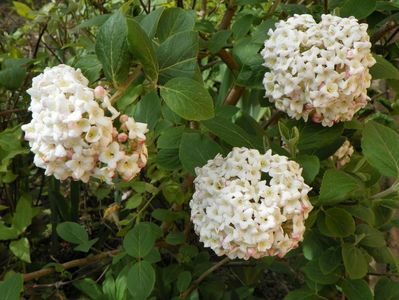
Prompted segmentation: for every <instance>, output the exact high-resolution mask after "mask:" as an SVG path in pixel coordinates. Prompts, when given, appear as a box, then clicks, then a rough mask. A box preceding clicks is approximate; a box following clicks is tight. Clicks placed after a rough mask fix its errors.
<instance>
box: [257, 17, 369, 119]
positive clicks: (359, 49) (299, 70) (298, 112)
mask: <svg viewBox="0 0 399 300" xmlns="http://www.w3.org/2000/svg"><path fill="white" fill-rule="evenodd" d="M269 36H270V38H269V39H268V40H266V41H265V44H264V49H263V50H262V56H263V58H264V61H265V63H264V65H265V66H266V67H267V68H269V72H267V73H265V77H264V80H263V84H264V86H265V91H266V97H269V99H270V101H271V102H274V103H275V105H276V108H277V109H279V110H282V111H285V112H286V113H287V114H288V115H289V116H290V117H292V118H295V119H300V118H303V119H304V120H305V121H307V120H308V118H309V117H310V118H311V120H312V121H314V122H318V123H322V125H323V126H332V125H333V124H334V123H336V122H340V121H347V120H351V119H352V117H353V115H354V114H355V113H356V112H357V111H358V110H359V109H361V108H363V107H365V106H366V104H367V100H369V98H368V97H367V88H368V87H369V86H370V80H371V76H370V74H369V68H370V67H371V66H372V65H373V64H374V63H375V60H374V58H373V57H372V55H371V52H370V48H371V44H370V42H369V36H368V34H367V24H359V23H358V22H357V20H356V19H355V18H353V17H350V18H340V17H336V16H331V15H322V18H321V21H320V23H316V22H315V21H314V19H313V17H312V16H311V15H294V16H293V17H291V18H288V19H287V20H286V21H280V22H278V23H277V24H276V29H275V30H274V31H273V30H269ZM359 97H361V98H362V99H364V101H361V102H359V101H358V100H357V99H358V98H359Z"/></svg>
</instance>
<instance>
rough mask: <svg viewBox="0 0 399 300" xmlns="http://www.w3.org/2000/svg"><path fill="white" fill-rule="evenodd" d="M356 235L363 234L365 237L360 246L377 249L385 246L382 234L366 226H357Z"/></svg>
mask: <svg viewBox="0 0 399 300" xmlns="http://www.w3.org/2000/svg"><path fill="white" fill-rule="evenodd" d="M356 233H357V234H362V233H364V234H365V237H364V238H363V239H362V240H361V241H360V245H363V246H366V247H377V248H379V247H384V246H385V238H384V234H383V233H382V232H381V231H379V230H377V229H375V228H373V227H371V226H369V225H367V224H359V225H357V227H356Z"/></svg>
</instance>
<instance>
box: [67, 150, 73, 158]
mask: <svg viewBox="0 0 399 300" xmlns="http://www.w3.org/2000/svg"><path fill="white" fill-rule="evenodd" d="M66 153H67V155H66V156H67V157H68V159H72V156H73V151H72V150H67V152H66Z"/></svg>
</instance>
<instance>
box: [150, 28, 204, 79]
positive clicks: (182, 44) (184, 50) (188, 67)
mask: <svg viewBox="0 0 399 300" xmlns="http://www.w3.org/2000/svg"><path fill="white" fill-rule="evenodd" d="M198 49H199V46H198V33H197V32H194V31H182V32H179V33H177V34H174V35H172V36H170V37H169V38H168V39H166V40H165V41H164V42H163V43H162V44H161V45H160V46H159V47H158V49H157V50H156V55H157V59H158V62H159V77H160V81H161V83H163V82H166V81H168V80H169V79H172V78H174V77H185V78H191V79H196V78H198V74H199V71H198V70H199V69H198V65H197V55H198Z"/></svg>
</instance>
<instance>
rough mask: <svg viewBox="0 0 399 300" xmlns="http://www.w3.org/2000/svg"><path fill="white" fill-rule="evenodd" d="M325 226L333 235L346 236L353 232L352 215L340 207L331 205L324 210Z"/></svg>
mask: <svg viewBox="0 0 399 300" xmlns="http://www.w3.org/2000/svg"><path fill="white" fill-rule="evenodd" d="M325 214H326V220H325V222H326V226H327V229H328V230H329V231H330V233H331V234H332V235H333V236H335V237H346V236H349V235H351V234H353V233H354V232H355V221H354V220H353V218H352V216H351V215H350V214H349V213H348V212H347V211H345V210H343V209H342V208H338V207H333V208H330V209H328V210H326V212H325Z"/></svg>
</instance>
